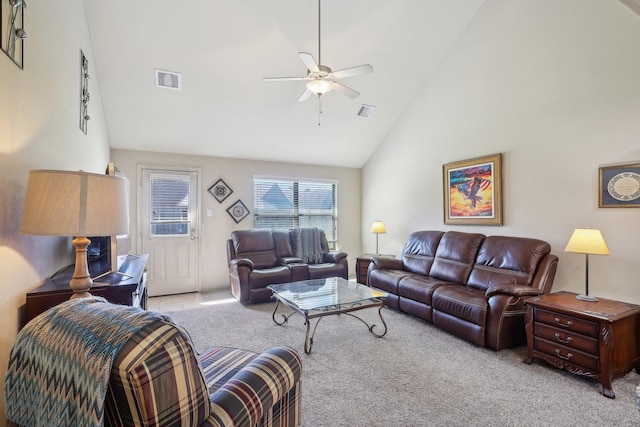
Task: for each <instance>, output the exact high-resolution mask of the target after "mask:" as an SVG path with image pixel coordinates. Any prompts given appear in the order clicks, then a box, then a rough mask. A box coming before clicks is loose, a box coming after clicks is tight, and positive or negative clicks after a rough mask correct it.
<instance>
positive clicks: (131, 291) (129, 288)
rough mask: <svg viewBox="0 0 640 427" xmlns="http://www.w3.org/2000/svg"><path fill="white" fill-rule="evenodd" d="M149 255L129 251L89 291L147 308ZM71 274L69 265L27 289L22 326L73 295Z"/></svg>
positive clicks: (118, 302)
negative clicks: (111, 270) (112, 271)
mask: <svg viewBox="0 0 640 427" xmlns="http://www.w3.org/2000/svg"><path fill="white" fill-rule="evenodd" d="M148 258H149V255H148V254H140V255H129V256H128V257H127V259H126V260H125V261H124V262H123V263H122V266H121V267H120V270H119V271H118V272H117V273H109V274H107V275H105V276H103V277H100V278H98V279H94V282H93V286H92V287H91V289H90V290H89V292H90V293H91V295H95V296H100V297H103V298H105V299H106V300H107V301H109V302H112V303H114V304H122V305H130V306H134V307H140V308H143V309H145V310H146V308H147V272H146V265H147V260H148ZM72 275H73V268H69V269H67V270H65V271H63V272H62V273H61V274H59V275H57V276H55V277H54V278H53V279H48V280H46V281H45V282H44V283H42V284H41V285H40V286H38V287H37V288H36V289H34V290H33V291H31V292H29V293H27V300H26V303H25V310H24V311H25V316H24V322H23V323H22V326H24V325H25V324H26V323H27V322H29V321H30V320H31V319H33V318H34V317H36V316H37V315H38V314H40V313H42V312H44V311H46V310H48V309H50V308H51V307H53V306H55V305H58V304H60V303H61V302H63V301H66V300H68V299H69V298H70V297H71V295H72V294H73V291H72V290H71V288H70V287H69V281H70V280H71V276H72Z"/></svg>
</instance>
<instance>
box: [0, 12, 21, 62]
mask: <svg viewBox="0 0 640 427" xmlns="http://www.w3.org/2000/svg"><path fill="white" fill-rule="evenodd" d="M26 7H27V4H26V3H25V1H24V0H2V1H0V49H2V51H3V52H4V53H6V54H7V56H8V57H9V58H11V60H12V61H13V62H14V63H15V64H16V65H17V66H18V67H20V68H21V69H22V68H23V66H24V53H23V48H24V39H26V38H27V32H26V31H25V29H24V9H25V8H26Z"/></svg>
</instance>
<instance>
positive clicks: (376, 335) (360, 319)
mask: <svg viewBox="0 0 640 427" xmlns="http://www.w3.org/2000/svg"><path fill="white" fill-rule="evenodd" d="M384 307H385V306H384V305H381V306H380V308H378V316H380V321H381V322H382V326H384V330H383V331H382V333H381V334H378V333H377V332H374V331H373V330H374V328H375V327H376V326H378V325H376V324H375V323H373V324H371V325H369V324H368V323H367V322H366V321H365V320H364V319H362V318H361V317H359V316H356V315H355V314H353V313H343V314H346V315H348V316H351V317H355V318H356V319H358V320H359V321H361V322H362V323H364V324H365V326H366V327H367V329H369V332H371V334H372V335H373V336H374V337H376V338H382V337H383V336H385V335H386V334H387V323H386V322H385V321H384V318H383V317H382V309H383V308H384Z"/></svg>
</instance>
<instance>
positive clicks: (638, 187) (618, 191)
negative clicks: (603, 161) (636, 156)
mask: <svg viewBox="0 0 640 427" xmlns="http://www.w3.org/2000/svg"><path fill="white" fill-rule="evenodd" d="M599 175H600V178H599V182H600V184H599V186H598V207H599V208H640V163H634V164H626V165H616V166H605V167H601V168H600V174H599Z"/></svg>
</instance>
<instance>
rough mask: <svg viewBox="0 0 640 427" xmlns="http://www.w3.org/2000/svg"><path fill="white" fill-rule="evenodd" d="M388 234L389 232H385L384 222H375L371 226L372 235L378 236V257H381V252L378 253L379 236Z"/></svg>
mask: <svg viewBox="0 0 640 427" xmlns="http://www.w3.org/2000/svg"><path fill="white" fill-rule="evenodd" d="M386 232H387V230H385V228H384V223H383V222H382V221H373V223H372V224H371V233H372V234H375V235H376V255H380V252H379V251H378V236H379V235H380V234H384V233H386Z"/></svg>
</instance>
